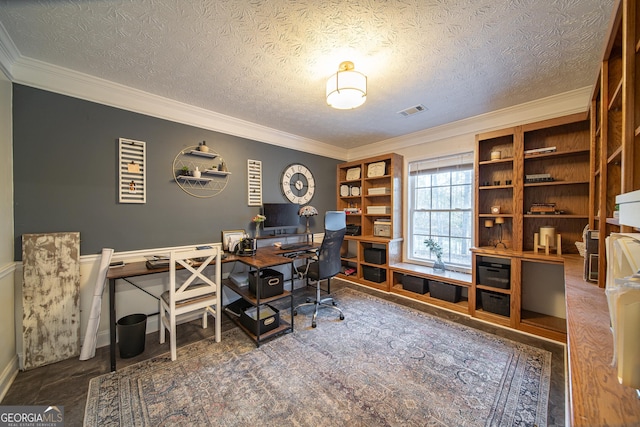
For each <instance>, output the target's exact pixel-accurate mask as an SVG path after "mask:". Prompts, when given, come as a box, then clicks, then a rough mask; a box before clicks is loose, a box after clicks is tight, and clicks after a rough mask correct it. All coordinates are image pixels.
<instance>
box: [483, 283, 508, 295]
mask: <svg viewBox="0 0 640 427" xmlns="http://www.w3.org/2000/svg"><path fill="white" fill-rule="evenodd" d="M476 289H482V290H484V291H491V292H496V293H499V294H505V295H511V289H502V288H496V287H493V286H485V285H481V284H479V283H478V284H476Z"/></svg>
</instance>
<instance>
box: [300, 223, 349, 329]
mask: <svg viewBox="0 0 640 427" xmlns="http://www.w3.org/2000/svg"><path fill="white" fill-rule="evenodd" d="M324 228H325V230H324V239H323V240H322V245H320V249H319V250H318V256H317V258H316V259H314V260H313V261H312V262H311V263H310V264H309V265H308V269H307V272H306V277H307V284H308V283H309V281H315V282H316V299H315V301H311V299H310V298H307V302H306V303H304V304H300V305H298V306H296V307H295V308H294V309H293V315H294V316H295V315H297V314H298V309H299V308H300V307H303V306H308V305H313V306H314V307H315V310H314V312H313V319H312V320H311V326H312V327H313V328H315V327H316V326H317V324H316V318H317V317H318V308H320V307H329V308H332V309H334V310H337V311H338V312H339V313H340V320H344V314H343V313H342V310H340V309H339V308H338V307H336V303H335V301H333V298H330V297H327V298H320V290H321V289H320V282H321V281H322V280H327V292H330V290H331V278H332V277H334V276H335V275H336V274H338V273H339V272H340V268H341V266H342V263H341V262H340V249H341V248H342V241H343V240H344V234H345V232H346V231H347V220H346V215H345V213H344V212H343V211H329V212H326V213H325V215H324Z"/></svg>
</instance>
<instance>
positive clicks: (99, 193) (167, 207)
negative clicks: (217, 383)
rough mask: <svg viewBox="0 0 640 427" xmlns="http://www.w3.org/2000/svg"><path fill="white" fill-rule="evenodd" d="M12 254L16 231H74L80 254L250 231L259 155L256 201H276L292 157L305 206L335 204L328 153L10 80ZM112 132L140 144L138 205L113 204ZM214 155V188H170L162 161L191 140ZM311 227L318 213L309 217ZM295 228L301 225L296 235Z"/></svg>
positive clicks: (318, 225)
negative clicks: (252, 166) (219, 174)
mask: <svg viewBox="0 0 640 427" xmlns="http://www.w3.org/2000/svg"><path fill="white" fill-rule="evenodd" d="M13 137H14V138H13V151H14V158H13V165H14V186H15V188H14V203H15V259H16V260H20V259H21V258H22V244H21V240H22V235H23V234H26V233H42V232H60V231H79V232H80V237H81V248H80V249H81V253H82V254H83V255H85V254H97V253H99V252H100V250H101V249H102V248H103V247H110V248H114V249H115V250H116V251H127V250H135V249H147V248H155V247H166V246H178V245H188V244H195V243H203V242H214V241H220V233H221V231H222V230H233V229H245V230H247V231H249V230H252V229H253V228H252V223H251V218H252V217H253V216H254V215H255V214H257V213H259V208H258V207H250V206H247V159H256V160H261V161H262V168H263V175H262V179H263V201H264V202H283V203H284V202H285V201H286V200H285V199H284V197H283V196H282V194H281V192H280V186H279V181H280V174H281V172H282V170H283V169H284V168H285V167H286V166H287V165H288V164H290V163H293V162H300V163H303V164H305V165H306V166H307V167H309V168H310V170H311V171H312V172H313V174H314V176H315V178H316V181H317V189H316V193H315V195H314V197H313V199H312V200H311V204H312V205H313V206H315V207H317V208H318V210H319V211H320V212H324V211H326V210H331V209H334V208H335V198H336V196H335V191H336V190H335V188H336V181H335V177H336V173H335V170H336V165H337V164H338V163H340V162H339V161H337V160H335V159H329V158H326V157H321V156H316V155H312V154H307V153H303V152H299V151H295V150H290V149H286V148H281V147H277V146H274V145H269V144H263V143H260V142H256V141H252V140H247V139H244V138H238V137H234V136H230V135H226V134H221V133H218V132H213V131H208V130H204V129H199V128H196V127H193V126H187V125H183V124H179V123H174V122H170V121H167V120H161V119H157V118H154V117H149V116H145V115H142V114H137V113H132V112H129V111H125V110H120V109H117V108H112V107H108V106H105V105H101V104H96V103H92V102H88V101H83V100H79V99H75V98H71V97H67V96H63V95H58V94H55V93H51V92H47V91H42V90H39V89H34V88H30V87H26V86H22V85H18V84H14V85H13ZM118 138H128V139H134V140H139V141H145V142H146V149H147V203H146V204H120V203H118V193H117V181H118V167H117V163H118ZM203 140H204V141H207V145H208V146H209V147H210V148H211V149H212V150H214V151H216V152H217V153H219V154H220V156H222V157H223V158H224V159H225V160H226V163H227V167H228V169H229V171H231V172H232V175H230V177H229V182H228V184H227V186H226V188H225V189H224V191H222V192H221V193H220V194H218V195H216V196H214V197H210V198H196V197H193V196H191V195H189V194H187V193H185V192H184V191H182V190H181V189H180V187H179V186H178V185H177V184H176V183H175V181H174V179H173V172H172V164H173V161H174V158H175V157H176V155H177V154H178V153H179V152H180V151H181V150H182V149H183V148H185V147H189V146H194V145H197V144H198V142H199V141H203ZM311 224H312V229H313V231H314V232H321V231H322V229H323V227H322V225H323V221H322V216H318V217H314V218H312V222H311ZM303 229H304V224H301V229H300V231H302V230H303Z"/></svg>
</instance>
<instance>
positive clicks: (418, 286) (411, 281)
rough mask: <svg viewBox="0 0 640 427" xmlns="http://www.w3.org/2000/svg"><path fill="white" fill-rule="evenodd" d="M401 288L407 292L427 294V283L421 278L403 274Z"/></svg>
mask: <svg viewBox="0 0 640 427" xmlns="http://www.w3.org/2000/svg"><path fill="white" fill-rule="evenodd" d="M402 287H403V288H404V289H405V290H407V291H411V292H416V293H418V294H423V295H424V294H426V293H427V292H429V281H428V280H427V279H425V278H422V277H416V276H409V275H407V274H405V275H403V276H402Z"/></svg>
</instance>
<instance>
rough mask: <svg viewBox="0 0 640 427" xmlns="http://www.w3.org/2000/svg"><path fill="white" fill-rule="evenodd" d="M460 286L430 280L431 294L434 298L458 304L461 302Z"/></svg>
mask: <svg viewBox="0 0 640 427" xmlns="http://www.w3.org/2000/svg"><path fill="white" fill-rule="evenodd" d="M460 292H461V289H460V286H456V285H451V284H449V283H444V282H439V281H437V280H429V293H430V295H431V296H432V297H433V298H437V299H441V300H444V301H449V302H453V303H456V302H458V301H460Z"/></svg>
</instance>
